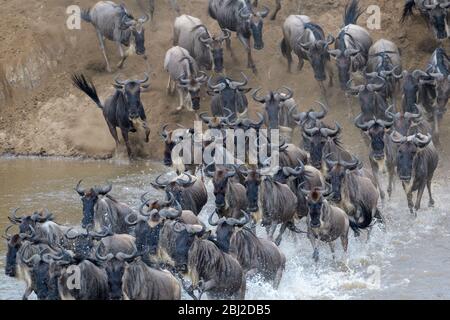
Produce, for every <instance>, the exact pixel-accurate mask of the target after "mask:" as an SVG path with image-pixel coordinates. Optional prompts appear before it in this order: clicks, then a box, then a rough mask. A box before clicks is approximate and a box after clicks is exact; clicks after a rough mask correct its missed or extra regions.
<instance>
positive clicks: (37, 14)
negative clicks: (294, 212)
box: [0, 0, 447, 159]
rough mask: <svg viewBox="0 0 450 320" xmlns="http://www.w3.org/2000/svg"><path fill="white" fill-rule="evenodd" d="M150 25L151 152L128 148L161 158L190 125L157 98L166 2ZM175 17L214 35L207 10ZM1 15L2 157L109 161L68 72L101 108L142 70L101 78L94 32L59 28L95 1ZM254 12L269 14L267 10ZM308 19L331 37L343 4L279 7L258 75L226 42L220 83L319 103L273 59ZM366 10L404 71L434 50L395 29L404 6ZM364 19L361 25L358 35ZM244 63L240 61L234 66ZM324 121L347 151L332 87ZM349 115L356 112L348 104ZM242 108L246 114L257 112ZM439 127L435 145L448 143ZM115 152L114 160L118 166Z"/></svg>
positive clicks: (37, 5)
mask: <svg viewBox="0 0 450 320" xmlns="http://www.w3.org/2000/svg"><path fill="white" fill-rule="evenodd" d="M124 2H125V3H126V4H127V5H128V7H129V8H130V10H131V11H132V12H133V13H135V15H136V16H138V15H140V11H139V7H138V6H137V5H136V1H135V0H126V1H124ZM157 2H158V4H157V9H156V10H157V13H156V15H155V21H154V22H153V23H150V24H149V25H148V26H147V29H146V30H147V32H146V48H147V51H148V56H149V61H150V65H151V90H150V91H149V92H147V93H144V94H143V95H142V99H143V103H144V106H145V109H146V112H147V116H148V118H149V123H150V128H151V136H150V139H151V141H150V143H149V144H143V143H140V142H139V140H140V139H138V138H139V137H138V138H136V137H133V141H134V143H136V144H139V145H138V146H137V148H138V149H139V151H140V152H139V153H140V154H141V156H143V157H146V158H153V159H159V158H161V148H162V143H161V140H160V138H159V136H158V131H159V128H160V127H161V125H162V124H164V123H182V124H186V125H188V124H191V123H192V120H193V119H194V115H193V114H191V113H188V112H186V111H184V112H182V113H179V114H174V113H173V111H174V110H175V107H176V105H177V98H176V97H168V96H167V95H166V92H165V87H166V82H167V75H166V74H165V72H164V71H163V59H164V55H165V52H166V50H167V49H168V48H170V47H171V45H172V24H173V20H174V18H175V14H174V12H172V11H171V10H170V8H169V5H168V3H166V2H165V1H157ZM178 2H179V4H180V6H181V11H182V13H188V14H190V15H193V16H197V17H199V18H200V19H202V21H203V22H204V23H205V24H206V25H207V26H208V27H209V28H210V29H211V31H218V26H217V25H216V22H215V21H213V20H212V19H210V18H209V17H208V15H207V0H194V1H187V0H178ZM0 3H1V7H2V10H1V11H0V29H1V30H2V31H3V32H2V34H1V35H0V154H2V153H12V154H25V155H29V154H39V155H60V156H82V157H93V158H107V157H111V156H117V154H115V153H114V149H115V144H114V141H113V139H112V138H111V136H110V134H109V132H108V130H107V127H106V125H105V122H104V119H103V116H102V114H101V111H100V110H99V109H98V108H96V107H95V105H94V104H93V103H92V102H91V101H90V100H88V98H86V97H85V96H83V95H82V94H81V93H80V92H78V91H76V90H75V89H74V88H73V87H72V85H71V83H70V74H71V73H72V72H83V73H85V74H86V75H87V76H88V77H90V78H92V80H93V81H94V83H95V84H96V86H97V89H98V92H99V93H100V95H101V97H102V98H105V97H106V96H107V95H108V94H110V93H111V92H112V90H113V89H112V86H111V83H112V79H113V77H114V76H115V74H116V72H121V73H122V74H123V75H124V76H130V77H142V74H143V72H144V70H145V65H144V64H143V62H142V60H141V59H140V58H137V57H132V58H130V59H129V60H128V61H127V62H126V65H125V68H124V69H123V70H120V71H118V70H117V69H113V71H114V72H113V73H112V74H110V73H107V72H106V71H105V70H104V61H103V57H102V55H101V52H100V49H99V46H98V41H97V38H96V35H95V31H94V28H93V27H92V26H91V25H88V24H86V23H84V22H83V23H82V29H81V30H68V29H67V28H66V24H65V23H66V18H67V15H66V8H67V7H68V6H69V5H72V4H77V5H80V6H81V7H84V8H88V7H90V6H92V5H93V4H94V3H95V1H93V0H82V1H74V0H45V1H39V2H38V1H32V2H30V1H25V0H15V1H7V0H1V1H0ZM260 3H262V4H265V5H268V6H269V7H271V8H273V6H274V4H273V1H271V0H265V1H260ZM298 3H300V12H301V13H302V14H306V15H309V16H311V17H312V18H313V20H314V21H316V22H318V23H319V24H321V25H322V26H324V28H325V30H326V32H327V33H332V34H334V35H336V33H337V30H338V29H339V27H340V26H341V24H342V12H343V7H344V5H345V3H346V1H345V0H339V1H312V0H303V1H297V0H284V1H283V9H282V10H281V11H280V13H279V15H278V19H277V20H276V21H270V20H267V21H266V22H265V26H264V41H265V48H264V50H263V51H258V52H255V54H254V58H255V61H256V63H257V66H258V67H259V70H260V72H259V74H258V75H257V76H255V75H253V74H251V72H250V71H249V70H248V69H246V68H245V66H246V61H245V60H244V58H243V57H245V53H244V51H243V49H242V46H241V45H240V43H238V41H237V39H236V38H235V37H233V39H232V40H233V44H232V46H233V48H234V50H235V52H236V53H237V56H238V57H239V61H233V60H232V59H231V58H230V55H229V54H228V53H227V52H226V54H225V67H226V69H227V74H229V75H232V76H236V77H239V72H240V71H242V70H243V71H245V72H246V74H247V75H248V76H249V78H250V86H251V87H253V88H255V87H258V86H262V87H263V88H264V89H270V88H277V87H279V86H281V85H287V86H290V87H292V88H293V89H294V91H295V98H296V100H297V101H298V103H299V105H300V108H301V109H305V108H309V107H310V106H311V105H312V104H313V103H314V101H315V100H317V99H319V98H320V90H319V87H318V86H317V84H316V83H315V81H314V80H313V76H312V73H311V69H310V67H309V65H308V64H305V68H304V69H303V71H302V72H300V73H298V72H294V73H292V74H287V73H286V62H285V60H284V59H283V58H282V56H281V52H280V50H279V42H280V38H281V34H282V33H281V25H282V23H283V21H284V19H285V18H286V17H287V16H288V15H289V14H291V13H298V12H299V11H298ZM361 3H362V5H363V6H364V7H367V6H368V5H371V4H378V5H379V6H380V7H381V12H382V24H381V30H373V31H371V33H372V35H373V38H374V39H379V38H381V37H383V38H387V39H390V40H393V41H394V42H395V43H397V44H398V46H399V47H400V48H401V50H402V54H403V61H404V67H405V68H416V67H422V68H423V67H424V66H425V64H426V61H427V60H428V57H429V56H430V54H431V52H432V51H433V50H434V48H435V46H436V44H435V43H434V42H433V41H430V40H429V35H430V32H429V31H428V29H427V27H426V26H425V25H424V23H423V21H422V20H421V19H420V18H419V17H415V18H414V19H413V20H410V21H408V22H407V23H406V24H405V25H404V26H402V25H400V24H399V23H398V20H399V17H400V15H401V10H402V8H401V7H402V4H403V2H402V1H387V0H386V1H385V0H378V1H373V0H372V1H370V0H364V1H361ZM367 16H368V15H367V14H366V15H364V16H362V17H361V18H360V24H361V25H364V24H365V22H366V18H367ZM107 52H108V55H109V57H110V59H111V61H112V65H115V64H116V63H117V62H118V53H117V49H116V47H115V45H113V44H112V43H110V42H108V43H107ZM241 57H242V58H241ZM329 101H330V104H331V108H332V113H331V118H335V119H337V120H338V121H340V122H341V123H342V124H343V125H344V127H345V139H346V140H347V141H350V139H351V137H352V136H355V134H356V133H357V131H356V129H355V128H353V125H351V121H350V114H349V112H350V107H349V106H348V105H347V101H346V99H345V98H344V97H343V95H342V94H341V93H340V92H339V91H338V89H337V87H336V88H333V89H332V90H331V97H330V98H329ZM353 107H354V112H356V110H357V104H356V102H354V106H353ZM258 108H259V106H257V105H256V104H255V103H254V102H252V101H251V102H250V110H251V114H252V113H253V112H254V110H256V109H258ZM202 110H209V99H208V98H205V100H203V101H202ZM446 122H447V121H444V124H443V130H444V132H443V133H442V134H443V135H445V134H447V130H446V129H445V128H446V127H447V126H446ZM122 154H123V150H120V152H119V156H120V157H123V155H122Z"/></svg>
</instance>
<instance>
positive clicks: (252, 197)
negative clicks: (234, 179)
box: [244, 168, 261, 212]
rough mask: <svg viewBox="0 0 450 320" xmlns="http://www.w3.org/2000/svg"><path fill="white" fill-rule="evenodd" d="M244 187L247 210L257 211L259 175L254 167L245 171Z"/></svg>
mask: <svg viewBox="0 0 450 320" xmlns="http://www.w3.org/2000/svg"><path fill="white" fill-rule="evenodd" d="M245 176H246V178H245V183H244V184H245V188H246V189H247V201H248V208H247V210H248V211H249V212H257V211H258V210H259V205H258V196H259V186H260V185H261V175H260V173H259V170H258V169H256V168H252V169H249V170H248V171H247V172H246V173H245Z"/></svg>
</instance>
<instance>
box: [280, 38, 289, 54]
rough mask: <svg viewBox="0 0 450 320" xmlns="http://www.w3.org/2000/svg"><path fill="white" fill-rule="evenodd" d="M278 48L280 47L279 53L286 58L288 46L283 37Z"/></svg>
mask: <svg viewBox="0 0 450 320" xmlns="http://www.w3.org/2000/svg"><path fill="white" fill-rule="evenodd" d="M280 49H281V54H282V55H283V57H285V58H287V51H288V48H287V44H286V39H284V38H283V39H281V42H280Z"/></svg>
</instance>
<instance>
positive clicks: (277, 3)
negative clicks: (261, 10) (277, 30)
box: [246, 0, 281, 20]
mask: <svg viewBox="0 0 450 320" xmlns="http://www.w3.org/2000/svg"><path fill="white" fill-rule="evenodd" d="M246 1H247V2H248V3H250V1H251V0H246ZM252 5H253V7H255V8H256V7H257V6H258V0H253V4H252ZM280 10H281V0H275V10H274V11H273V13H272V14H271V16H270V20H275V19H276V18H277V13H278V11H280Z"/></svg>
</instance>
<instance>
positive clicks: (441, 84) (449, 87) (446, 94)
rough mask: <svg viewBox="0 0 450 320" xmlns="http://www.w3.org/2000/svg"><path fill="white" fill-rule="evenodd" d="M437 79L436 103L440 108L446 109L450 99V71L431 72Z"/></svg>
mask: <svg viewBox="0 0 450 320" xmlns="http://www.w3.org/2000/svg"><path fill="white" fill-rule="evenodd" d="M430 76H432V77H433V78H434V80H435V83H434V84H435V87H436V104H437V107H438V108H439V110H445V108H446V107H447V102H448V99H449V98H450V73H448V74H442V73H440V72H436V73H430Z"/></svg>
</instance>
